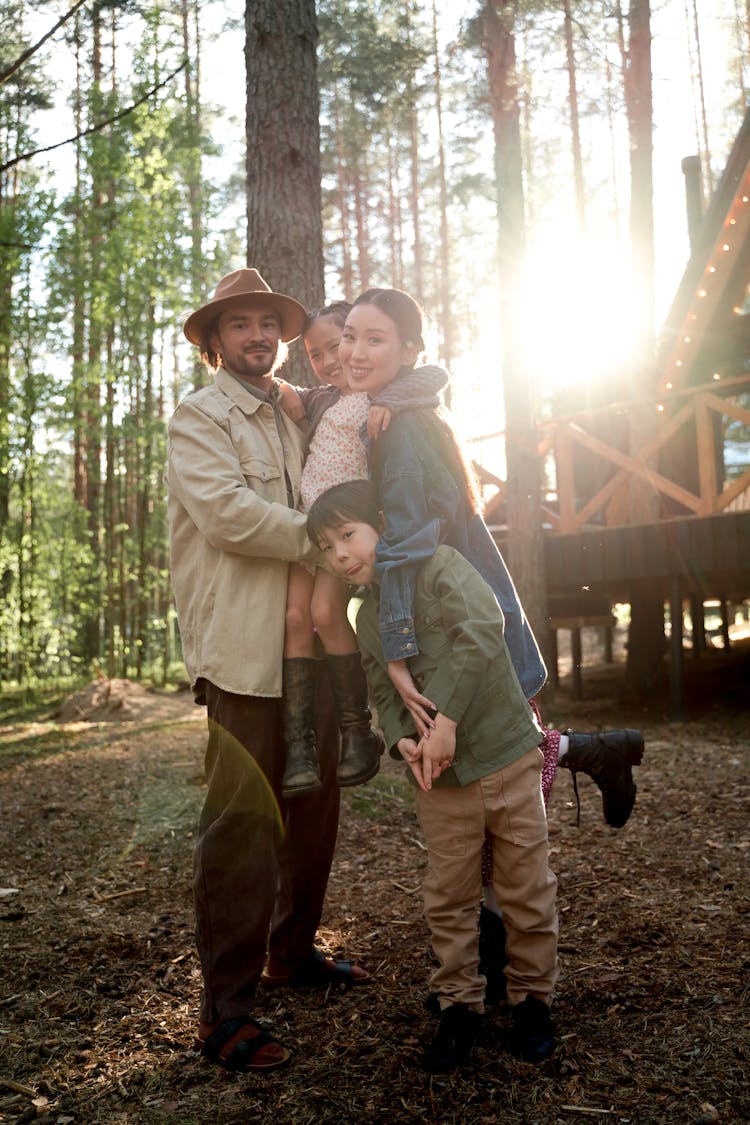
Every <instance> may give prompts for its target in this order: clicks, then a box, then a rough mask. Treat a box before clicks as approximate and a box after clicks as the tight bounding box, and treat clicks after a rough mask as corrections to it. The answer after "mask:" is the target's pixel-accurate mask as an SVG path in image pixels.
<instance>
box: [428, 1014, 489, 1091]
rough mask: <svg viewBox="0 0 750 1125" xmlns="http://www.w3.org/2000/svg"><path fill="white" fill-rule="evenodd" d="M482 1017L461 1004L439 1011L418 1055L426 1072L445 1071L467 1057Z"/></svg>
mask: <svg viewBox="0 0 750 1125" xmlns="http://www.w3.org/2000/svg"><path fill="white" fill-rule="evenodd" d="M481 1023H482V1017H481V1016H480V1014H479V1012H474V1011H472V1009H471V1008H467V1007H466V1005H465V1004H451V1006H450V1008H445V1009H444V1010H443V1011H442V1012H441V1014H440V1026H439V1028H438V1029H437V1032H436V1034H435V1038H434V1039H433V1040H432V1043H431V1044H430V1046H429V1047H428V1048H427V1050H426V1051H425V1053H424V1054H423V1055H422V1066H423V1067H424V1069H425V1070H428V1071H429V1072H430V1074H449V1073H450V1072H451V1071H452V1070H456V1069H457V1068H458V1067H459V1066H461V1064H462V1063H463V1062H466V1059H467V1058H468V1056H469V1052H470V1051H471V1048H472V1047H473V1046H474V1043H475V1041H476V1038H477V1035H478V1033H479V1027H480V1025H481Z"/></svg>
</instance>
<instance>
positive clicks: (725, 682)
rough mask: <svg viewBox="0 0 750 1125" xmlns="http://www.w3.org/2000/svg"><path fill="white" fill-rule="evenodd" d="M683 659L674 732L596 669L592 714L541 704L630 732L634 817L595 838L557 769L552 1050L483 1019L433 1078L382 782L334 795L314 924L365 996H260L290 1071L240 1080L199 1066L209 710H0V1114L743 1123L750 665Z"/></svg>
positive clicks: (49, 1124) (411, 857)
mask: <svg viewBox="0 0 750 1125" xmlns="http://www.w3.org/2000/svg"><path fill="white" fill-rule="evenodd" d="M688 665H689V666H688V672H689V673H690V675H691V677H692V678H691V681H690V684H689V688H688V693H687V702H688V718H687V719H686V720H685V721H683V722H673V721H670V720H669V719H668V718H666V717H665V715H664V714H663V712H661V711H660V709H659V708H658V707H655V708H653V709H651V710H648V711H644V712H642V713H640V714H633V712H632V710H628V711H626V710H625V709H624V708H623V707H622V706H621V705H620V704H619V703H618V701H617V695H616V680H615V681H613V682H614V684H615V687H613V685H612V682H610V680H606V679H604V678H602V679H601V680H600V681H597V678H596V676H595V675H593V674H592V675H591V676H590V677H588V678H587V680H586V681H585V682H586V695H587V698H586V699H585V700H584V701H582V702H578V703H573V702H571V701H570V699H569V698H568V697H567V696H566V694H565V692H564V691H563V692H561V693H560V694H559V695H558V696H557V699H556V700H555V702H554V704H553V705H552V706H551V707H550V708H548V713H547V715H546V716H545V717H546V718H547V719H548V720H549V721H555V722H557V723H558V724H562V725H567V724H568V723H570V724H572V725H575V726H577V727H578V728H579V729H581V730H586V729H588V730H593V729H597V728H603V727H608V726H621V725H630V726H640V727H642V728H643V730H644V731H645V734H646V747H647V748H646V757H645V759H644V762H643V765H642V767H641V768H640V769H639V770H637V781H638V800H637V803H636V808H635V811H634V814H633V816H632V818H631V821H630V822H629V824H628V825H627V826H626V827H625V828H624V829H623V830H621V831H614V830H612V829H609V828H608V827H607V826H606V825H605V824H604V822H603V820H602V816H601V801H600V799H599V795H598V791H597V790H596V789H595V787H594V786H593V784H592V783H591V782H590V781H589V780H588V779H586V778H584V779H583V780H582V781H581V783H580V790H581V824H580V828H578V827H576V810H575V800H574V797H573V791H572V785H571V780H570V774H569V773H568V772H567V771H565V770H561V771H560V773H559V775H558V779H557V781H556V784H555V787H554V790H553V795H552V801H551V805H550V810H549V824H550V843H551V849H552V862H553V866H554V869H555V870H556V872H557V875H558V878H559V910H560V923H561V926H560V929H561V936H560V954H561V975H560V980H559V985H558V990H557V1000H556V1005H555V1009H554V1018H555V1024H556V1031H557V1035H558V1040H559V1045H558V1048H557V1051H556V1053H555V1055H554V1056H553V1058H552V1059H550V1060H549V1061H548V1062H547V1063H545V1064H543V1065H542V1066H541V1067H538V1068H535V1067H532V1066H529V1065H526V1064H523V1063H520V1062H517V1061H515V1060H514V1059H513V1058H512V1057H511V1056H510V1055H509V1054H508V1053H507V1050H506V1033H507V1028H508V1025H509V1013H508V1010H507V1008H500V1009H498V1010H497V1011H495V1012H493V1013H492V1014H491V1015H488V1017H487V1018H486V1020H485V1027H484V1031H483V1034H482V1038H481V1042H480V1044H479V1046H478V1048H477V1050H476V1052H475V1056H474V1059H473V1062H472V1063H471V1065H469V1066H468V1067H467V1068H466V1069H465V1070H463V1071H461V1072H459V1073H458V1074H456V1075H454V1076H450V1077H448V1078H440V1079H436V1078H433V1079H430V1078H429V1077H428V1076H427V1075H425V1074H424V1073H423V1072H422V1071H421V1070H420V1068H419V1066H418V1059H419V1054H420V1051H421V1049H422V1047H423V1046H424V1044H425V1042H426V1041H428V1040H429V1038H430V1036H431V1033H432V1030H433V1028H434V1017H432V1016H430V1015H429V1014H428V1013H427V1011H426V1010H425V1008H424V1005H423V1000H424V996H425V993H426V988H427V981H428V976H429V972H430V954H429V946H428V938H427V931H426V927H425V924H424V921H423V919H422V914H421V893H420V883H421V876H422V871H423V867H424V851H423V849H422V847H421V844H420V842H419V833H418V829H417V825H416V821H415V818H414V813H413V808H412V800H411V794H410V791H409V788H408V786H407V785H406V783H405V781H404V778H403V776H402V772H401V770H400V768H399V767H398V766H397V765H396V764H395V763H391V762H390V761H389V762H387V763H386V764H385V766H384V769H383V772H382V773H381V774H380V775H379V776H378V777H377V778H376V779H375V780H374V781H373V782H372V783H370V784H369V785H368V786H366V787H364V788H361V789H357V790H354V791H352V790H349V791H347V792H346V794H345V799H344V809H343V814H342V822H341V829H340V836H339V843H338V849H337V855H336V860H335V863H334V868H333V871H332V875H331V880H330V888H329V894H328V898H327V903H326V909H325V915H324V918H323V925H322V928H321V931H320V941H321V944H322V945H323V946H324V947H325V948H326V949H327V950H329V951H330V952H332V953H346V954H347V955H349V956H352V957H354V958H356V959H358V960H359V961H360V962H361V963H363V964H364V965H366V966H367V968H368V969H370V971H371V972H372V973H373V974H374V976H375V978H376V979H375V981H374V982H373V983H372V984H371V985H369V986H367V987H363V988H359V989H356V990H354V991H352V992H349V993H348V994H344V995H340V994H332V993H326V992H322V991H316V992H305V993H303V992H289V991H287V992H284V993H272V994H264V995H262V996H260V997H259V999H258V1011H257V1012H256V1015H258V1016H259V1018H261V1019H263V1020H265V1021H267V1022H268V1023H269V1024H270V1025H271V1026H272V1027H273V1029H274V1031H275V1032H276V1033H277V1034H278V1035H279V1036H280V1037H281V1038H282V1039H283V1040H284V1042H285V1043H287V1044H288V1045H289V1046H290V1047H292V1048H293V1050H294V1053H295V1058H294V1061H293V1064H292V1066H291V1067H290V1068H289V1069H287V1070H285V1071H280V1072H276V1073H274V1074H272V1075H268V1076H266V1077H263V1078H260V1077H247V1076H235V1075H230V1074H227V1073H225V1072H223V1071H221V1070H219V1069H217V1068H214V1067H212V1066H210V1065H209V1064H207V1063H204V1062H203V1061H202V1060H201V1058H200V1057H199V1056H198V1055H197V1054H195V1053H194V1051H193V1050H192V1048H191V1044H192V1037H193V1033H194V1030H195V1026H196V1011H197V1004H198V995H199V988H200V974H199V970H198V966H197V962H196V956H195V952H194V948H193V937H192V909H191V899H190V866H191V844H192V833H193V829H194V825H195V822H196V818H197V813H198V810H199V808H200V804H201V799H202V786H203V782H202V751H203V743H204V725H203V721H202V720H203V712H202V711H201V710H200V709H198V708H195V707H194V706H193V705H192V703H191V702H190V699H189V697H188V696H186V695H183V696H177V697H174V696H173V697H166V696H159V695H155V694H153V693H152V694H151V695H150V697H149V694H148V693H144V692H143V691H142V689H140V688H136V687H135V685H131V686H130V687H128V686H127V685H125V686H122V687H121V688H120V689H119V690H120V694H121V695H122V696H123V701H122V702H121V703H119V704H117V705H116V706H110V708H109V711H110V712H111V711H113V710H119V711H120V712H121V715H120V719H121V720H123V719H125V718H126V721H119V722H118V721H112V719H113V716H112V714H111V713H109V714H104V715H103V714H102V713H101V712H99V713H98V715H96V716H94V715H93V709H94V707H95V704H94V695H93V693H92V695H91V697H90V698H88V699H80V698H78V699H77V700H76V707H77V710H75V709H74V713H73V716H72V717H71V711H70V709H68V710H67V711H66V712H64V713H61V714H60V715H59V716H58V718H57V719H55V718H52V717H51V716H50V715H46V716H45V715H37V716H35V718H34V720H33V721H29V720H28V717H26V718H25V719H24V721H19V720H18V719H16V720H13V721H6V720H4V719H3V716H2V714H1V713H0V724H4V725H0V809H2V814H1V816H0V983H1V990H0V1122H11V1121H12V1122H29V1121H36V1122H40V1123H44V1125H53V1123H54V1125H78V1123H79V1122H87V1123H88V1122H92V1123H104V1122H106V1123H112V1125H115V1123H124V1122H134V1123H137V1125H149V1123H157V1122H158V1123H166V1122H170V1123H172V1122H173V1123H178V1125H208V1123H211V1125H214V1123H216V1125H230V1123H232V1125H234V1123H236V1125H244V1123H263V1125H265V1123H266V1122H268V1123H271V1122H273V1123H274V1125H287V1123H290V1125H291V1123H294V1125H297V1123H299V1125H303V1123H304V1125H313V1123H318V1122H323V1123H328V1122H334V1123H337V1122H350V1121H362V1122H395V1123H401V1122H432V1123H439V1125H448V1123H453V1122H455V1123H461V1125H505V1123H508V1125H521V1123H523V1125H557V1123H565V1125H582V1123H590V1122H592V1121H600V1122H604V1123H607V1122H613V1123H618V1125H631V1123H632V1125H661V1123H680V1125H682V1123H696V1125H697V1123H699V1122H703V1123H707V1122H714V1121H716V1122H723V1123H725V1125H730V1123H739V1122H750V1094H749V1093H748V1078H749V1077H750V1030H749V1023H750V1021H749V1020H748V1004H747V999H748V982H749V981H750V972H749V971H748V970H749V969H750V943H749V941H748V924H749V923H750V917H749V911H750V891H749V885H748V860H749V859H750V855H749V852H750V819H749V818H748V787H749V782H750V749H749V748H750V707H748V703H750V686H749V685H750V664H748V662H747V660H746V661H745V663H744V665H740V664H736V665H733V666H728V665H727V663H726V661H725V659H724V656H723V654H717V653H707V654H706V655H705V657H704V658H702V659H701V661H695V662H690V661H689V662H688ZM693 665H695V667H693ZM699 665H703V667H702V670H701V675H700V676H699V675H698V666H699ZM116 697H117V692H115V698H116ZM100 704H101V700H100ZM96 706H99V704H96ZM104 709H105V712H106V711H107V707H106V700H105V707H104ZM126 711H127V712H129V714H128V715H127V717H126V716H125V712H126ZM61 718H65V719H67V720H68V721H64V722H61V721H60V719H61Z"/></svg>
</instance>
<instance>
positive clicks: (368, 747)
mask: <svg viewBox="0 0 750 1125" xmlns="http://www.w3.org/2000/svg"><path fill="white" fill-rule="evenodd" d="M348 604H349V591H348V589H347V587H346V586H345V585H344V583H343V582H340V581H339V580H338V579H337V578H334V576H333V575H332V574H329V573H328V572H327V571H321V570H319V571H318V572H317V576H316V580H315V592H314V595H313V602H312V605H313V611H312V617H313V621H314V622H315V626H316V628H317V630H318V634H319V636H320V638H321V640H322V641H323V647H324V648H325V650H326V664H327V665H328V679H329V682H330V684H331V689H332V691H333V698H334V700H335V703H336V710H337V712H338V718H339V726H340V728H341V757H340V759H339V768H338V770H337V771H336V777H337V780H338V783H339V785H361V784H362V783H363V782H365V781H369V780H370V778H371V777H374V776H375V774H376V773H377V772H378V770H379V769H380V755H381V754H382V753H383V751H384V750H385V741H384V739H383V736H382V735H381V734H380V733H379V732H378V731H375V730H373V729H372V727H371V726H370V719H371V718H372V716H371V714H370V708H369V706H368V701H367V680H366V679H365V674H364V671H363V670H362V662H361V660H360V658H359V649H358V648H357V639H356V637H355V635H354V631H353V629H352V627H351V625H350V624H349V620H348V618H347V616H346V608H347V606H348Z"/></svg>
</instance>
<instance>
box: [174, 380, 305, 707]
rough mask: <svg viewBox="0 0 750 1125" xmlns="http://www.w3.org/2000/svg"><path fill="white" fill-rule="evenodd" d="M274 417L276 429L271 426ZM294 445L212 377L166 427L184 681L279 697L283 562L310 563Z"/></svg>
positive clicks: (253, 402)
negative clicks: (292, 503)
mask: <svg viewBox="0 0 750 1125" xmlns="http://www.w3.org/2000/svg"><path fill="white" fill-rule="evenodd" d="M279 420H280V424H279ZM303 450H304V438H303V436H302V434H301V433H300V431H299V430H298V429H297V427H296V426H295V425H294V423H293V422H291V421H290V420H289V419H288V418H286V417H285V416H283V415H281V414H279V415H278V416H277V414H276V413H275V412H274V408H273V406H272V405H271V403H269V402H263V401H262V400H261V399H260V398H258V397H257V396H256V395H253V394H252V393H250V392H249V391H247V390H245V388H244V387H243V386H242V385H241V383H240V382H239V381H238V380H237V379H235V378H234V377H233V376H232V375H229V374H227V372H226V371H223V370H219V371H218V373H217V375H216V378H215V380H214V383H213V384H212V385H211V386H208V387H204V388H203V389H202V390H199V391H196V392H195V393H194V394H191V395H188V396H187V397H186V398H185V399H183V401H182V402H181V403H180V404H179V406H178V407H177V409H176V410H175V412H174V414H173V416H172V419H171V421H170V423H169V443H168V466H167V488H168V494H169V504H168V513H169V534H170V565H171V570H172V588H173V591H174V596H175V601H176V603H177V616H178V620H179V624H180V635H181V638H182V651H183V656H184V658H185V664H186V667H187V671H188V675H189V676H190V683H191V685H192V686H193V688H195V685H196V682H197V681H198V679H199V678H201V677H203V678H205V679H207V680H210V681H211V682H212V683H214V684H216V686H217V687H220V688H223V689H224V690H225V691H230V692H235V693H236V694H239V695H255V696H264V697H274V696H280V695H281V662H282V657H283V648H284V619H285V609H286V588H287V570H288V565H287V564H288V563H289V562H290V561H295V560H304V559H310V558H314V557H316V556H317V551H316V550H315V549H314V548H313V547H312V545H311V543H310V540H309V539H308V537H307V533H306V531H305V516H304V515H303V514H302V513H300V512H297V511H295V510H294V509H292V508H290V507H288V504H287V486H286V479H285V475H284V468H285V467H286V472H287V473H288V476H289V480H290V483H291V487H292V491H293V494H294V500H295V503H296V502H297V500H298V497H299V482H300V477H301V474H302V463H303Z"/></svg>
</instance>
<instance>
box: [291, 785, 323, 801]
mask: <svg viewBox="0 0 750 1125" xmlns="http://www.w3.org/2000/svg"><path fill="white" fill-rule="evenodd" d="M322 788H323V784H322V782H320V781H319V782H318V783H317V785H310V784H307V783H305V784H303V785H296V786H295V785H291V786H287V785H283V786H282V788H281V795H282V797H283V798H284V799H285V800H286V801H289V800H291V799H292V798H293V797H304V796H306V795H307V794H309V793H320V791H321V789H322Z"/></svg>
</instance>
